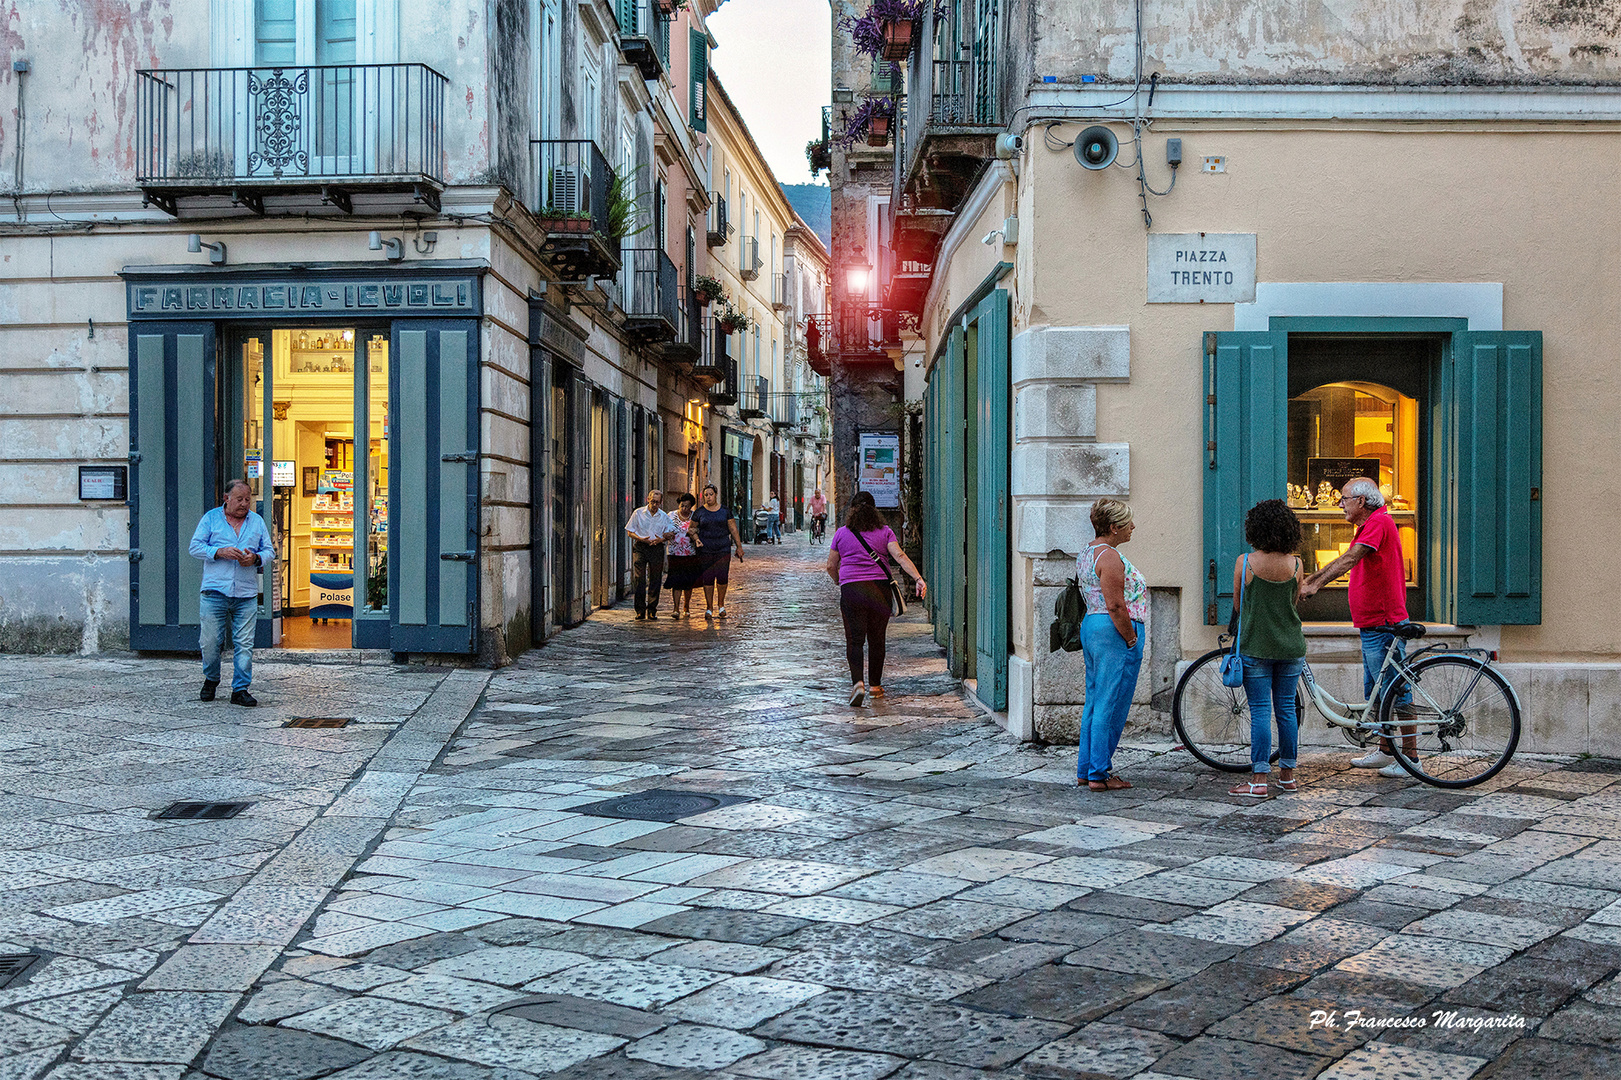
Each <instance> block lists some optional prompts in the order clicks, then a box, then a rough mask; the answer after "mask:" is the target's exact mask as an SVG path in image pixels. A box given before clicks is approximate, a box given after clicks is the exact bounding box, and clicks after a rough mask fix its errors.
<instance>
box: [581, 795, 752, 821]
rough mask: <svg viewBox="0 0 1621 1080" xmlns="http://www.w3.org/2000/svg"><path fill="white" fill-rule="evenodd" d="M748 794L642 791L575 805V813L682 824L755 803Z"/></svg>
mask: <svg viewBox="0 0 1621 1080" xmlns="http://www.w3.org/2000/svg"><path fill="white" fill-rule="evenodd" d="M752 801H753V800H752V799H751V798H750V797H749V796H746V795H713V794H709V793H706V792H696V791H661V790H653V791H638V792H637V793H636V794H634V795H621V796H619V797H618V798H617V799H605V800H603V801H602V802H595V803H587V804H585V805H584V806H571V807H569V813H571V814H590V815H591V816H592V817H607V818H626V819H629V820H632V821H665V822H672V821H679V820H681V819H682V818H684V817H691V816H692V815H694V814H702V813H704V812H705V811H706V810H714V809H715V808H717V807H721V806H731V805H733V804H734V803H742V802H752Z"/></svg>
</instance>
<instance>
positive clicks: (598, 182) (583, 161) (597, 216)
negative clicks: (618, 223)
mask: <svg viewBox="0 0 1621 1080" xmlns="http://www.w3.org/2000/svg"><path fill="white" fill-rule="evenodd" d="M529 147H530V150H531V151H532V153H533V156H534V177H533V182H534V185H535V186H534V190H533V194H532V197H531V199H530V200H529V208H530V210H531V212H532V213H533V214H534V215H535V217H537V218H539V219H540V226H541V228H542V229H544V230H545V232H546V239H545V241H543V243H542V245H541V254H542V255H544V256H546V257H547V259H548V260H549V261H550V262H551V264H552V266H553V267H554V268H555V269H556V270H557V271H558V272H559V273H561V274H562V275H563V276H564V277H569V278H581V277H610V276H612V275H614V274H616V273H618V272H619V263H620V260H619V241H620V237H617V236H614V235H612V233H611V232H610V220H611V219H610V217H609V214H608V191H609V188H610V186H611V185H612V183H613V170H612V169H611V168H609V167H608V159H607V157H606V156H605V155H604V154H603V153H602V150H601V149H600V148H599V147H598V146H597V144H596V143H594V142H592V141H591V140H589V139H533V140H531V141H530V143H529Z"/></svg>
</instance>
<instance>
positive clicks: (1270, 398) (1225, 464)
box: [1203, 330, 1289, 626]
mask: <svg viewBox="0 0 1621 1080" xmlns="http://www.w3.org/2000/svg"><path fill="white" fill-rule="evenodd" d="M1205 395H1206V397H1205V401H1206V405H1205V484H1204V540H1205V545H1204V546H1205V567H1204V575H1203V576H1204V585H1205V589H1204V594H1205V622H1206V624H1208V625H1212V626H1214V625H1217V624H1220V623H1223V622H1226V621H1227V618H1228V616H1229V614H1230V613H1231V612H1232V603H1233V569H1232V568H1233V563H1234V562H1235V561H1236V560H1237V559H1238V557H1239V556H1240V555H1242V554H1243V553H1244V552H1245V551H1247V550H1249V545H1248V544H1247V543H1246V542H1245V540H1244V514H1245V513H1246V512H1247V511H1248V510H1249V508H1250V507H1252V506H1254V505H1255V504H1256V503H1258V502H1260V501H1261V500H1262V499H1281V498H1284V497H1285V496H1286V495H1287V494H1288V485H1289V462H1288V450H1289V425H1288V416H1289V338H1288V335H1287V334H1286V333H1284V332H1283V331H1281V330H1262V331H1238V330H1234V331H1224V332H1219V333H1210V334H1206V335H1205Z"/></svg>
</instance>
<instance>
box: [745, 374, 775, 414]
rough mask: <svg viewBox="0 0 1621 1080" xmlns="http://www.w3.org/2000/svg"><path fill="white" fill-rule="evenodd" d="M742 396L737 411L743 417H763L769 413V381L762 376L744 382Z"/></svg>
mask: <svg viewBox="0 0 1621 1080" xmlns="http://www.w3.org/2000/svg"><path fill="white" fill-rule="evenodd" d="M744 381H745V383H752V384H753V385H745V386H744V387H743V396H742V398H741V405H740V408H739V409H738V411H739V412H741V413H742V414H743V415H744V416H765V415H767V414H768V413H769V412H770V404H771V380H769V379H767V378H766V377H765V376H764V375H757V376H755V377H754V378H753V379H746V380H744Z"/></svg>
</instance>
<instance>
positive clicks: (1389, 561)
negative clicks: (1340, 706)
mask: <svg viewBox="0 0 1621 1080" xmlns="http://www.w3.org/2000/svg"><path fill="white" fill-rule="evenodd" d="M1340 509H1341V510H1342V511H1344V513H1345V520H1346V521H1349V522H1350V523H1351V524H1352V525H1355V526H1356V527H1357V531H1356V537H1355V539H1353V540H1352V541H1351V547H1350V550H1348V551H1346V553H1345V554H1344V555H1341V556H1340V557H1339V558H1337V559H1335V560H1334V561H1333V562H1331V563H1329V564H1328V565H1327V566H1325V567H1323V568H1322V569H1321V570H1319V571H1317V573H1315V574H1313V575H1311V576H1310V577H1308V578H1307V579H1306V580H1305V581H1304V582H1302V583H1301V586H1300V595H1301V598H1302V599H1304V598H1305V597H1308V596H1310V595H1312V594H1313V593H1315V592H1316V591H1317V590H1318V589H1321V588H1322V587H1323V586H1324V585H1326V584H1328V583H1329V582H1330V581H1337V580H1339V578H1340V577H1341V576H1342V575H1343V574H1345V573H1346V572H1347V571H1349V572H1350V575H1351V588H1350V590H1349V600H1350V602H1351V625H1353V626H1355V627H1356V628H1357V629H1358V630H1359V631H1361V635H1362V692H1363V694H1364V695H1367V696H1368V698H1369V700H1372V694H1373V689H1374V683H1375V681H1376V680H1377V679H1378V677H1379V669H1380V668H1381V667H1382V666H1383V665H1384V662H1385V650H1386V649H1387V648H1388V647H1389V645H1390V643H1391V642H1392V641H1394V642H1395V643H1396V654H1397V655H1398V656H1405V655H1407V643H1406V642H1405V641H1403V640H1401V639H1400V638H1398V637H1396V636H1395V635H1394V634H1391V633H1388V632H1382V631H1379V630H1376V629H1374V627H1379V626H1388V625H1390V624H1393V623H1400V622H1406V621H1407V567H1406V562H1405V560H1403V558H1402V550H1401V534H1400V533H1399V532H1398V531H1397V529H1396V523H1395V522H1394V521H1392V520H1391V517H1390V512H1389V511H1388V510H1386V509H1385V497H1384V495H1383V493H1381V492H1380V490H1379V485H1378V484H1377V483H1375V482H1374V481H1372V480H1369V479H1368V478H1367V477H1358V478H1357V479H1355V480H1352V481H1351V482H1350V483H1348V484H1346V485H1345V487H1344V489H1343V495H1342V496H1341V498H1340ZM1412 702H1413V692H1412V690H1411V688H1409V687H1408V686H1406V685H1405V684H1403V686H1402V688H1401V690H1400V692H1399V693H1398V694H1397V696H1396V712H1397V714H1398V715H1408V714H1410V712H1411V707H1412ZM1412 731H1414V729H1413V728H1405V727H1404V728H1403V729H1402V734H1403V735H1407V734H1409V733H1411V732H1412ZM1402 742H1403V746H1404V747H1405V748H1407V749H1408V750H1409V751H1412V750H1413V749H1414V748H1415V747H1416V743H1417V740H1416V739H1403V740H1402ZM1351 764H1352V765H1355V766H1356V767H1357V768H1359V769H1378V770H1379V775H1380V776H1394V777H1401V776H1406V775H1407V771H1406V770H1405V769H1403V768H1402V767H1401V766H1400V765H1398V764H1397V763H1396V758H1395V757H1394V755H1392V754H1391V752H1390V740H1389V739H1380V740H1379V749H1378V750H1375V751H1373V752H1372V753H1369V754H1368V755H1366V756H1365V757H1359V758H1356V759H1355V760H1353V761H1352V762H1351Z"/></svg>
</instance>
